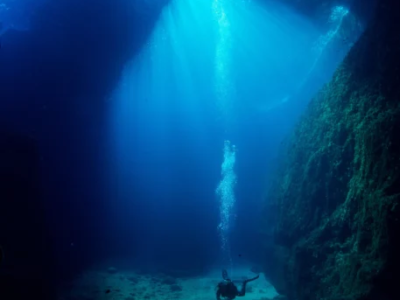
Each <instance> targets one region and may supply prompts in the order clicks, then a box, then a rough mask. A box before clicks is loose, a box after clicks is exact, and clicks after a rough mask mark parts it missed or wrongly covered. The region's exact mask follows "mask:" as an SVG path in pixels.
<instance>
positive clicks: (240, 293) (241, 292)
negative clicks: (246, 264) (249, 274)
mask: <svg viewBox="0 0 400 300" xmlns="http://www.w3.org/2000/svg"><path fill="white" fill-rule="evenodd" d="M258 277H260V275H257V276H256V277H254V278H251V279H247V280H245V281H243V284H242V288H241V289H240V291H239V292H238V296H239V297H242V296H244V295H246V284H247V283H248V282H250V281H253V280H256V279H258Z"/></svg>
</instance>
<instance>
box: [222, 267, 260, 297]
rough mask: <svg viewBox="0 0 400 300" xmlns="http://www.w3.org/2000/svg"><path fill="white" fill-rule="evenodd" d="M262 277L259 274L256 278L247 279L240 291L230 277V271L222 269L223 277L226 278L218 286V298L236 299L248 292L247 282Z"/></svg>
mask: <svg viewBox="0 0 400 300" xmlns="http://www.w3.org/2000/svg"><path fill="white" fill-rule="evenodd" d="M258 277H260V275H257V276H256V277H254V278H251V279H246V280H245V281H243V284H242V288H241V289H240V291H239V290H238V288H237V286H236V285H235V284H234V283H233V282H232V280H230V279H229V278H228V272H227V271H226V270H222V278H223V279H224V280H223V281H221V282H220V283H218V286H217V300H221V297H223V298H225V299H227V300H232V299H235V298H236V296H239V297H242V296H244V295H245V294H246V284H247V283H248V282H250V281H253V280H256V279H258Z"/></svg>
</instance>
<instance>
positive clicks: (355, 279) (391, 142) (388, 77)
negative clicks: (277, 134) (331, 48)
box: [265, 0, 400, 300]
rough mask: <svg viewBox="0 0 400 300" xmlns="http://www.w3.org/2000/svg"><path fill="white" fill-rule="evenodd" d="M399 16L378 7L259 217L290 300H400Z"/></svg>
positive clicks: (311, 115) (300, 128) (276, 277)
mask: <svg viewBox="0 0 400 300" xmlns="http://www.w3.org/2000/svg"><path fill="white" fill-rule="evenodd" d="M399 17H400V4H399V3H398V2H395V1H385V0H381V1H380V2H379V4H378V5H377V7H376V14H375V17H374V19H373V21H372V22H371V23H370V25H369V27H368V28H367V30H366V31H365V33H364V34H363V36H362V37H361V39H360V40H359V41H358V42H357V43H356V44H355V45H354V47H353V48H352V50H351V51H350V53H349V54H348V55H347V57H346V58H345V60H344V61H343V63H342V64H341V66H340V67H339V68H338V70H337V71H336V73H335V75H334V76H333V78H332V80H331V81H330V82H329V83H328V84H327V85H325V86H324V87H323V89H322V90H321V91H320V92H319V93H318V95H316V96H315V97H314V99H313V100H312V101H311V103H310V105H309V107H308V109H307V111H306V113H305V114H304V116H303V117H302V118H301V120H300V122H299V123H298V125H297V126H296V129H295V130H294V132H293V134H292V136H291V137H290V142H289V143H288V145H287V151H286V154H285V155H284V157H283V159H282V164H281V168H280V170H279V172H278V174H277V175H276V181H275V184H274V186H273V188H272V189H271V192H270V195H269V198H268V206H267V209H266V215H265V218H266V219H269V221H268V222H269V224H272V225H273V228H274V233H273V235H274V246H272V247H267V248H266V249H265V252H266V254H267V256H268V257H267V260H266V265H265V271H266V273H267V274H268V276H269V277H270V279H271V281H272V282H273V283H274V284H275V285H276V286H277V288H278V290H279V291H280V292H281V293H285V294H286V295H287V296H288V297H289V298H290V299H297V300H306V299H307V300H313V299H318V300H345V299H346V300H355V299H400V291H398V290H397V289H396V285H397V284H398V283H397V281H396V278H397V277H398V275H399V271H398V269H399V268H400V259H399V258H398V253H399V254H400V251H399V250H400V246H399V245H400V242H399V241H398V237H397V235H396V233H397V231H398V229H400V223H399V217H400V207H399V206H398V204H399V201H400V156H399V153H400V152H399V151H400V73H399V69H400V35H399V33H398V30H397V28H400V26H399V25H400V21H399V20H400V18H399ZM268 222H267V223H268Z"/></svg>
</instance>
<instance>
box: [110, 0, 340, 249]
mask: <svg viewBox="0 0 400 300" xmlns="http://www.w3.org/2000/svg"><path fill="white" fill-rule="evenodd" d="M345 12H346V10H336V11H335V15H333V17H332V18H333V19H332V20H333V21H332V24H333V25H332V30H333V31H329V33H326V32H323V31H322V30H319V29H317V28H315V27H314V26H312V25H311V23H310V22H308V21H307V20H305V19H304V18H303V17H301V16H299V15H297V14H296V13H294V12H293V11H291V10H290V9H288V8H286V7H284V6H282V5H280V4H279V3H278V2H269V3H268V4H265V5H260V4H257V3H255V2H252V1H247V0H246V1H244V0H173V1H172V2H171V4H170V5H168V6H167V7H165V8H164V10H163V12H162V14H161V16H160V18H159V20H158V22H157V24H156V26H155V28H154V30H153V33H152V35H151V36H150V37H149V39H148V41H147V43H146V44H145V45H143V48H142V50H141V52H140V53H139V54H138V55H137V56H136V57H135V58H134V59H133V60H132V61H131V62H130V63H129V64H128V65H127V66H126V68H125V71H124V74H123V78H122V80H121V82H120V84H119V86H118V88H117V90H116V91H115V94H114V96H113V98H112V104H113V105H112V117H111V128H112V130H111V141H112V145H113V147H114V149H112V151H113V155H114V157H115V159H114V160H113V163H114V164H115V165H113V166H112V167H113V168H116V169H118V170H116V171H115V170H114V173H118V174H120V175H119V177H120V178H121V180H122V181H124V182H125V183H124V184H125V186H126V187H127V188H129V187H130V185H131V183H132V181H133V179H132V178H139V179H140V180H141V182H145V183H146V184H145V185H144V186H145V188H146V192H147V193H150V194H152V196H153V197H152V199H165V195H166V194H167V193H168V191H172V190H173V189H179V188H180V186H179V185H178V184H175V185H174V184H160V182H166V180H167V181H168V180H169V181H168V182H176V181H177V180H176V181H174V178H176V176H178V175H177V173H178V171H177V170H182V169H184V170H188V169H189V168H187V169H186V168H184V167H185V166H182V165H183V164H185V165H189V166H190V171H187V172H189V173H190V174H185V175H184V176H190V177H193V178H195V177H196V175H193V173H195V172H196V167H197V168H198V169H201V168H202V167H203V165H204V164H210V163H211V162H210V161H213V159H214V158H213V157H211V156H207V154H208V153H213V152H212V149H210V147H212V146H211V145H215V140H219V141H223V140H233V139H234V138H233V139H232V136H235V134H236V135H238V133H239V132H238V131H237V132H235V130H238V128H239V131H240V130H242V128H240V127H241V124H242V123H245V121H247V120H248V119H250V122H251V121H252V120H251V118H252V116H253V115H254V114H255V113H261V114H263V115H262V116H263V117H264V116H265V115H264V112H269V111H271V110H273V109H274V108H275V107H277V106H279V105H281V104H282V103H284V102H286V101H288V100H289V99H292V98H293V97H295V94H296V92H297V91H298V90H299V87H301V86H302V85H303V84H304V83H305V82H306V81H307V80H308V79H309V78H310V74H311V73H312V72H314V70H315V69H316V65H317V64H319V63H320V60H321V56H322V55H323V52H324V51H325V49H326V47H327V45H328V44H330V43H331V41H332V39H333V37H334V36H336V35H337V32H338V31H339V30H340V26H341V24H342V23H343V20H344V18H345V17H346V16H347V13H345ZM315 41H320V43H319V47H320V48H318V49H317V50H316V48H315V47H313V46H314V45H315ZM326 61H327V59H326V57H324V63H325V62H326ZM321 70H322V71H326V72H328V73H329V72H331V71H332V66H330V67H329V68H328V69H324V68H321V67H320V66H318V71H319V72H321ZM313 88H314V89H315V90H317V89H318V88H319V86H313ZM293 102H294V101H293ZM288 109H290V108H288ZM244 120H245V121H244ZM241 122H242V123H241ZM238 124H239V125H238ZM252 124H253V123H252ZM252 126H253V128H250V127H246V130H255V131H261V130H263V129H262V128H259V127H257V124H256V123H254V124H253V125H252ZM266 130H269V128H266ZM244 131H245V130H243V132H244ZM243 132H241V134H243ZM239 146H240V145H239ZM229 149H230V150H229ZM185 151H186V152H185ZM225 151H226V152H227V153H228V154H229V153H230V154H229V155H230V156H229V155H228V156H229V157H230V158H231V160H230V161H231V162H232V159H233V162H234V160H235V155H234V154H235V151H234V150H232V149H231V148H229V147H228V150H227V145H226V144H225ZM177 165H179V168H178V167H177ZM201 170H203V169H201ZM174 176H175V177H174ZM179 176H182V175H180V174H179ZM229 178H231V177H229ZM139 179H138V180H139ZM193 180H195V179H193ZM235 180H236V178H235ZM230 183H231V186H233V185H232V183H233V181H230ZM124 184H123V185H124ZM155 187H156V188H155ZM167 190H168V191H167ZM218 191H219V192H217V194H218V193H220V198H221V199H225V198H224V197H225V196H221V195H222V194H221V188H220V187H219V188H218ZM231 191H232V193H233V189H232V190H231ZM125 192H126V191H125ZM170 194H173V193H172V192H171V193H170ZM229 199H230V200H229V201H228V202H226V204H224V203H221V224H223V225H222V227H220V228H222V229H224V228H226V226H225V225H224V224H225V223H229V222H230V221H231V219H230V214H231V213H232V209H233V205H234V201H233V200H232V199H235V198H234V195H233V194H232V195H231V198H229ZM160 201H161V200H160ZM227 220H228V221H229V222H228V221H227ZM226 243H227V242H224V241H222V244H223V247H226ZM224 245H225V246H224Z"/></svg>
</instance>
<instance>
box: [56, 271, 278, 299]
mask: <svg viewBox="0 0 400 300" xmlns="http://www.w3.org/2000/svg"><path fill="white" fill-rule="evenodd" d="M232 274H233V276H232V279H233V280H234V281H235V282H236V280H237V281H238V285H240V283H239V280H241V279H245V278H250V277H254V276H255V274H254V273H252V272H251V271H250V268H241V269H235V270H234V272H232ZM239 274H240V275H239ZM236 275H237V276H236ZM219 281H221V271H220V270H215V271H211V272H209V273H208V274H207V276H202V277H183V278H177V277H172V276H169V275H165V274H163V273H158V274H149V273H144V272H140V271H126V270H124V271H122V270H121V271H119V270H117V269H115V268H109V269H108V270H107V269H106V270H94V269H93V270H87V271H85V272H84V273H82V274H81V275H80V276H79V277H77V278H75V279H74V280H73V281H71V282H69V283H68V284H67V285H65V286H64V287H63V288H62V290H61V291H60V295H59V297H58V299H59V300H145V299H157V300H167V299H176V300H180V299H182V300H183V299H185V300H210V299H216V296H215V292H216V289H215V288H216V285H217V284H218V282H219ZM278 298H280V296H279V295H278V293H277V292H276V290H275V288H274V287H273V286H272V285H271V284H270V283H269V282H268V280H267V279H266V278H265V276H264V274H262V273H261V274H260V278H259V279H257V280H255V281H252V282H250V283H249V284H248V285H247V289H246V297H245V299H246V300H272V299H278Z"/></svg>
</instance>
